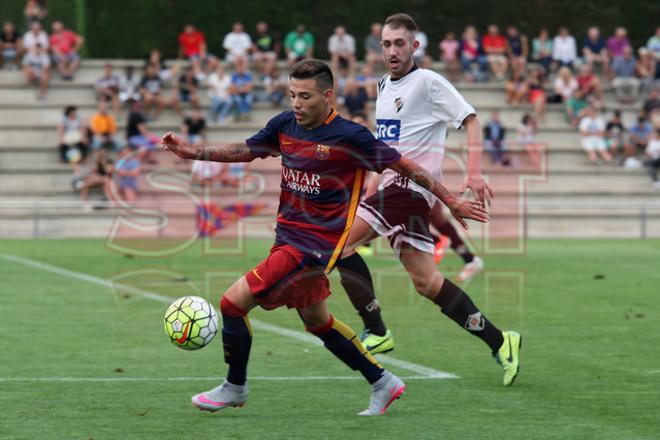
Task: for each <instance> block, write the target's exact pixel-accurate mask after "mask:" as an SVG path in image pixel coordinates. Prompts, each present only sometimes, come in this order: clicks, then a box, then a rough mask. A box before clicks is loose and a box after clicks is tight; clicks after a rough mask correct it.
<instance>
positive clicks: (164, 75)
mask: <svg viewBox="0 0 660 440" xmlns="http://www.w3.org/2000/svg"><path fill="white" fill-rule="evenodd" d="M149 66H151V67H153V68H154V70H155V71H156V73H157V74H158V76H160V79H162V80H163V82H164V83H165V82H168V81H169V80H170V79H172V78H176V77H177V74H178V73H179V68H178V66H177V65H176V64H175V65H174V66H172V67H171V68H168V67H167V63H166V62H165V60H164V59H163V56H162V55H161V53H160V49H156V48H154V49H151V51H149V54H148V55H147V56H146V57H145V60H144V67H145V69H146V68H147V67H149Z"/></svg>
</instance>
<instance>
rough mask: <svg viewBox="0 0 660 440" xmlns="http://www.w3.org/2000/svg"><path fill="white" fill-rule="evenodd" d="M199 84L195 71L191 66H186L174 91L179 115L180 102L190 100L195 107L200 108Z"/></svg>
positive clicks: (175, 104) (175, 107) (174, 103)
mask: <svg viewBox="0 0 660 440" xmlns="http://www.w3.org/2000/svg"><path fill="white" fill-rule="evenodd" d="M198 84H199V82H198V81H197V78H195V72H193V70H192V68H191V67H186V69H185V70H184V71H183V73H182V74H181V76H180V77H179V79H178V80H177V82H176V86H175V88H176V90H175V91H174V98H173V107H174V110H175V111H176V112H177V113H178V114H179V115H180V114H181V106H180V105H179V103H180V102H189V103H190V104H191V105H192V107H193V108H195V109H198V108H199V93H198V89H199V87H198ZM174 100H175V101H174Z"/></svg>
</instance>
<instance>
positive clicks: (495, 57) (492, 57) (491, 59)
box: [481, 24, 509, 81]
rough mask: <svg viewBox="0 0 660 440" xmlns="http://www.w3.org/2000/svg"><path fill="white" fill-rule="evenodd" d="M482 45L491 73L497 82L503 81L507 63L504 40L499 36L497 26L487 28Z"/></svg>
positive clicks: (492, 25)
mask: <svg viewBox="0 0 660 440" xmlns="http://www.w3.org/2000/svg"><path fill="white" fill-rule="evenodd" d="M481 41H482V44H483V49H484V53H485V54H486V59H487V60H488V65H489V66H490V70H491V72H493V75H495V79H497V80H498V81H502V80H504V77H505V75H506V71H507V69H508V67H509V62H508V60H507V57H506V51H507V43H506V38H504V37H503V36H502V35H501V34H500V30H499V28H498V27H497V25H494V24H491V25H489V26H488V33H487V34H486V35H484V37H483V38H482V40H481Z"/></svg>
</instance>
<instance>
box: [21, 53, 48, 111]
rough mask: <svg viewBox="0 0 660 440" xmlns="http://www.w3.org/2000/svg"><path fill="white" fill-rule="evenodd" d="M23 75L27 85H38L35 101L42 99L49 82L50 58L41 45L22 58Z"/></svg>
mask: <svg viewBox="0 0 660 440" xmlns="http://www.w3.org/2000/svg"><path fill="white" fill-rule="evenodd" d="M23 74H24V75H25V79H26V80H27V82H28V84H34V83H39V93H38V94H37V99H40V100H41V99H44V98H45V97H46V90H47V89H48V81H49V80H50V57H49V56H48V54H47V53H46V50H45V49H44V48H42V47H41V44H37V45H36V46H35V48H34V50H32V51H30V52H28V53H26V54H25V55H24V56H23Z"/></svg>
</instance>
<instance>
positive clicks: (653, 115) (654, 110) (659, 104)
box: [642, 87, 660, 128]
mask: <svg viewBox="0 0 660 440" xmlns="http://www.w3.org/2000/svg"><path fill="white" fill-rule="evenodd" d="M642 109H643V111H644V117H646V118H647V119H648V120H649V121H651V124H652V125H653V128H660V97H659V96H658V87H654V88H653V89H651V92H650V93H649V96H648V98H646V101H644V106H643V107H642Z"/></svg>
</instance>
